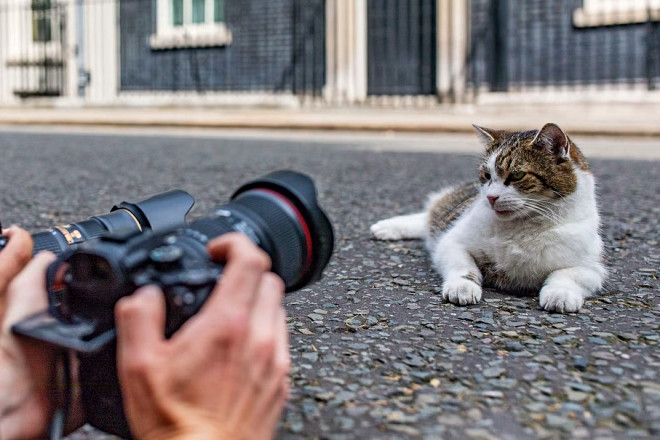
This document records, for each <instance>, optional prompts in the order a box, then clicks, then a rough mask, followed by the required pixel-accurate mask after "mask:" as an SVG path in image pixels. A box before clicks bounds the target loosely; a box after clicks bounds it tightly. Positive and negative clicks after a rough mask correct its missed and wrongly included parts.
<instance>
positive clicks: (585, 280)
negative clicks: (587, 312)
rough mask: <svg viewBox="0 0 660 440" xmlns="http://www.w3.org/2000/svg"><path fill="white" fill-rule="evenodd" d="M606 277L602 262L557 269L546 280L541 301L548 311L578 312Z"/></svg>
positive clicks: (540, 297)
mask: <svg viewBox="0 0 660 440" xmlns="http://www.w3.org/2000/svg"><path fill="white" fill-rule="evenodd" d="M605 277H606V270H605V268H604V267H603V266H602V265H601V264H594V265H592V266H576V267H568V268H565V269H560V270H556V271H554V272H552V273H551V274H550V276H548V278H547V279H546V280H545V283H544V284H543V288H542V289H541V292H540V294H539V303H540V305H541V307H542V308H543V309H545V310H548V311H553V312H560V313H571V312H577V311H578V310H580V308H581V307H582V304H584V300H585V298H587V297H589V296H590V295H592V294H594V293H595V292H597V291H598V290H599V289H600V288H601V287H602V285H603V282H604V281H605Z"/></svg>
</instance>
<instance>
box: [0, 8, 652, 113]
mask: <svg viewBox="0 0 660 440" xmlns="http://www.w3.org/2000/svg"><path fill="white" fill-rule="evenodd" d="M172 1H173V0H148V1H147V0H0V101H2V99H3V93H5V95H6V94H7V93H9V94H11V95H12V96H13V97H15V98H16V97H17V98H22V99H28V98H34V97H57V96H76V95H77V94H78V93H77V90H79V91H80V92H79V95H80V96H86V97H87V98H90V97H94V96H97V95H98V96H101V95H102V90H101V89H104V90H105V92H104V93H106V94H111V95H115V96H117V95H121V94H126V93H133V92H148V93H178V92H191V93H192V94H197V95H203V94H205V93H211V92H265V93H274V94H293V95H296V96H299V97H303V98H307V97H311V98H312V99H314V100H317V101H318V100H321V97H325V98H328V96H326V95H324V89H325V86H326V79H327V78H328V72H327V68H328V67H327V57H326V55H327V54H326V49H327V48H326V44H327V41H329V40H328V36H329V33H332V32H343V31H344V30H343V29H341V28H337V27H333V28H332V29H330V28H328V27H327V24H326V9H327V5H326V3H327V2H326V0H241V1H231V0H225V1H222V0H206V2H204V1H201V3H200V1H194V2H193V1H192V0H174V1H175V3H177V4H179V3H180V4H181V5H184V4H187V3H189V4H190V5H199V4H207V5H209V6H208V7H209V8H211V7H220V6H218V5H221V7H222V8H223V9H222V11H221V13H218V12H216V13H215V14H209V13H208V11H210V10H211V9H208V11H207V15H206V20H212V19H217V18H218V17H220V19H221V21H222V23H223V24H224V25H226V28H227V29H228V30H229V33H230V34H231V43H230V44H226V45H223V44H201V45H199V44H197V45H186V44H183V45H176V44H169V45H168V44H163V43H162V42H160V43H159V42H156V43H154V35H155V34H157V33H158V32H159V31H158V29H159V26H160V25H162V17H161V15H162V13H161V12H162V11H160V9H159V8H162V6H163V5H172V4H173V3H172ZM340 1H341V0H340ZM346 1H349V0H346ZM441 1H445V0H441ZM441 1H440V2H439V1H438V0H366V2H365V3H364V5H365V11H364V14H365V16H366V19H365V20H364V24H363V25H364V26H365V28H366V29H365V33H366V41H365V46H366V53H365V55H364V57H365V60H364V63H365V66H366V68H365V69H364V76H365V78H364V79H363V80H364V82H366V93H367V95H368V97H378V96H389V95H406V96H430V97H434V96H435V97H439V96H442V93H441V92H439V91H438V83H439V80H441V79H442V78H440V76H441V73H440V72H439V71H438V70H439V69H438V60H446V59H448V58H447V57H446V56H445V55H446V54H443V53H442V50H444V49H443V47H445V46H443V45H442V44H441V43H440V41H439V40H440V39H439V36H441V35H449V34H450V33H447V32H444V30H443V29H438V26H443V25H442V23H451V25H452V26H457V25H461V23H463V24H462V25H463V26H465V29H464V30H465V33H466V34H467V35H469V38H468V40H469V43H468V44H467V45H466V46H465V49H464V51H465V52H464V57H463V58H461V57H460V56H459V58H458V59H459V60H460V59H464V60H465V62H464V66H463V67H462V69H458V70H457V71H458V72H459V73H458V75H460V76H461V80H462V81H463V83H464V84H465V85H466V87H465V90H466V91H467V95H468V96H469V95H470V94H471V93H472V94H476V93H480V92H513V91H528V90H553V89H556V88H562V89H568V90H578V91H579V90H583V89H590V88H600V89H604V90H607V89H608V88H612V87H619V88H621V87H624V88H625V87H636V88H644V89H647V90H654V89H656V88H657V84H658V82H659V80H660V0H635V1H633V0H601V1H596V0H553V1H546V0H465V2H466V4H467V5H468V7H467V9H466V11H467V15H466V16H464V17H458V19H456V17H452V18H451V19H450V20H449V19H448V20H443V19H442V17H439V16H440V15H441V14H443V13H445V12H443V11H447V10H449V9H446V8H444V9H443V8H439V7H438V6H439V5H445V3H441ZM446 1H448V2H449V1H451V2H456V1H459V0H446ZM186 2H187V3H186ZM211 5H215V6H211ZM599 5H601V6H599ZM599 8H600V9H599ZM607 8H609V9H607ZM182 11H184V9H182ZM181 14H183V15H181V16H180V17H179V18H177V19H176V20H184V16H185V14H184V13H183V12H181ZM195 14H196V15H195ZM195 14H193V15H190V13H189V14H188V18H187V19H188V20H190V19H192V20H193V21H194V20H199V19H200V17H202V20H204V18H203V17H204V15H203V13H202V12H201V11H197V12H196V13H195ZM200 14H202V15H200ZM190 17H193V18H190ZM211 17H214V18H211ZM171 18H172V17H170V19H171ZM211 24H214V23H211ZM186 38H187V36H186ZM345 38H350V37H348V36H345V37H344V39H345ZM452 44H453V43H451V44H449V45H448V46H446V47H450V46H451V47H453V48H454V49H453V50H455V49H456V47H457V46H456V45H452ZM452 59H454V60H455V59H456V57H454V58H452ZM440 70H442V69H440ZM95 94H97V95H95ZM454 98H457V99H459V100H460V99H461V97H460V96H455V97H454ZM438 99H440V98H438ZM330 100H331V101H332V98H331V97H330Z"/></svg>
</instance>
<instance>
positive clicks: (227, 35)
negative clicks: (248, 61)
mask: <svg viewBox="0 0 660 440" xmlns="http://www.w3.org/2000/svg"><path fill="white" fill-rule="evenodd" d="M157 7H158V15H157V17H158V20H157V29H156V33H155V34H154V35H152V36H151V48H152V49H174V48H185V47H204V46H224V45H228V44H230V43H231V31H229V29H227V26H226V24H225V0H158V3H157Z"/></svg>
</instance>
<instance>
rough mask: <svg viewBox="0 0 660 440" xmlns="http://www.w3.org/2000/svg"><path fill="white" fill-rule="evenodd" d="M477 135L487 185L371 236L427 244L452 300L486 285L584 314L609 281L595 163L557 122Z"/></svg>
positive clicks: (451, 192) (388, 223) (433, 201)
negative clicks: (482, 146)
mask: <svg viewBox="0 0 660 440" xmlns="http://www.w3.org/2000/svg"><path fill="white" fill-rule="evenodd" d="M475 129H476V131H477V134H478V135H479V137H480V139H481V141H482V142H483V143H484V144H485V152H484V155H483V160H482V162H481V165H480V167H479V181H480V183H479V184H477V183H467V184H463V185H459V186H455V187H449V188H445V189H443V190H441V191H440V192H438V193H434V194H431V195H430V196H429V199H428V203H427V206H426V209H425V210H424V211H423V212H420V213H416V214H411V215H403V216H397V217H392V218H389V219H386V220H381V221H379V222H377V223H375V224H374V225H372V226H371V232H372V234H373V235H374V237H375V238H377V239H380V240H399V239H409V238H414V239H425V240H426V247H427V249H428V250H429V253H430V257H431V260H432V263H433V267H434V268H435V269H436V270H437V271H438V273H439V274H440V275H441V276H442V278H443V286H442V296H443V298H444V299H445V300H447V301H450V302H452V303H454V304H460V305H467V304H476V303H478V302H479V301H480V300H481V295H482V286H484V287H493V288H495V289H498V290H502V291H508V292H513V293H529V292H534V293H536V292H538V293H539V300H540V306H541V307H542V308H543V309H545V310H548V311H556V312H576V311H578V310H579V309H580V308H581V307H582V305H583V303H584V299H585V298H587V297H588V296H590V295H592V294H594V293H596V292H597V291H598V290H599V289H600V288H601V286H602V284H603V282H604V280H605V277H606V270H605V267H604V266H603V263H602V251H603V244H602V241H601V238H600V236H599V233H598V229H599V222H600V219H599V215H598V208H597V206H596V196H595V182H594V176H593V174H592V173H591V171H590V169H589V164H588V163H587V161H586V159H585V158H584V156H583V155H582V153H581V152H580V150H579V149H578V147H577V146H576V145H575V144H574V143H573V142H572V141H571V140H570V139H569V137H568V136H567V135H566V134H565V133H564V132H563V131H562V130H561V128H559V127H558V126H557V125H555V124H546V125H545V126H544V127H543V128H541V130H531V131H523V132H510V131H501V130H491V129H488V128H482V127H477V126H475Z"/></svg>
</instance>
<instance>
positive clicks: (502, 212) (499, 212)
mask: <svg viewBox="0 0 660 440" xmlns="http://www.w3.org/2000/svg"><path fill="white" fill-rule="evenodd" d="M493 211H495V214H497V216H498V217H510V216H512V215H513V214H514V212H515V211H507V210H505V209H495V208H493Z"/></svg>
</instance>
